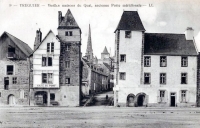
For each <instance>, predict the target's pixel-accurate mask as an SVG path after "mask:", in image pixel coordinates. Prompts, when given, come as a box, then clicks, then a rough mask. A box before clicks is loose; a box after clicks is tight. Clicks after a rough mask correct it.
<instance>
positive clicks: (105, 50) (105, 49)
mask: <svg viewBox="0 0 200 128" xmlns="http://www.w3.org/2000/svg"><path fill="white" fill-rule="evenodd" d="M102 53H105V54H109V53H108V50H107V48H106V46H105V48H104V50H103V52H102Z"/></svg>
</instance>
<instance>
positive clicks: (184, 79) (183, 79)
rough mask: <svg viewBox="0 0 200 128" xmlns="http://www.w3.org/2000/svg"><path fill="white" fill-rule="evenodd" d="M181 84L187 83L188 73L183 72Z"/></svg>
mask: <svg viewBox="0 0 200 128" xmlns="http://www.w3.org/2000/svg"><path fill="white" fill-rule="evenodd" d="M181 84H187V73H181Z"/></svg>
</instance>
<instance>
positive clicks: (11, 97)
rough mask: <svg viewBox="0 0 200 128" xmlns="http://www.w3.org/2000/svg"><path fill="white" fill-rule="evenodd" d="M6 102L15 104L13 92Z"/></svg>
mask: <svg viewBox="0 0 200 128" xmlns="http://www.w3.org/2000/svg"><path fill="white" fill-rule="evenodd" d="M8 104H9V105H15V96H14V95H13V94H11V95H9V96H8Z"/></svg>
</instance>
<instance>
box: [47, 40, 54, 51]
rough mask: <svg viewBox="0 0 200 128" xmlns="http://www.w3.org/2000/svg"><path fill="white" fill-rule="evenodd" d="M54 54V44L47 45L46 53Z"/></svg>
mask: <svg viewBox="0 0 200 128" xmlns="http://www.w3.org/2000/svg"><path fill="white" fill-rule="evenodd" d="M50 52H51V53H53V52H54V43H53V42H52V43H47V53H50Z"/></svg>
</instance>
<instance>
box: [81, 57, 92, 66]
mask: <svg viewBox="0 0 200 128" xmlns="http://www.w3.org/2000/svg"><path fill="white" fill-rule="evenodd" d="M82 60H83V61H84V62H85V63H86V64H87V65H88V66H90V65H89V63H90V62H89V61H88V60H86V59H84V58H83V57H82Z"/></svg>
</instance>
